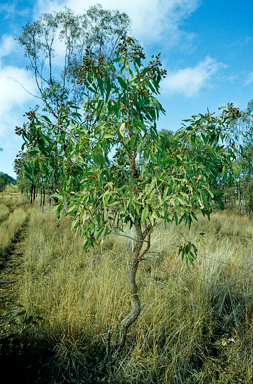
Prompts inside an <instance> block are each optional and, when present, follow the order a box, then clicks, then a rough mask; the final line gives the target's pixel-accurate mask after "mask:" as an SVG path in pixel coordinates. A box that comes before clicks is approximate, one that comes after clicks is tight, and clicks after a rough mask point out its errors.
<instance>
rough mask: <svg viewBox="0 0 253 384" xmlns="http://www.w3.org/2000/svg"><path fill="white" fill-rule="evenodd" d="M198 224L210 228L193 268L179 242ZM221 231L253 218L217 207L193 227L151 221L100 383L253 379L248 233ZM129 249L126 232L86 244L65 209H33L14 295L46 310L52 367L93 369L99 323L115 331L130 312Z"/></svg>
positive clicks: (100, 348)
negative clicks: (111, 362)
mask: <svg viewBox="0 0 253 384" xmlns="http://www.w3.org/2000/svg"><path fill="white" fill-rule="evenodd" d="M197 227H198V228H199V227H200V228H202V229H206V230H209V231H212V232H208V231H207V232H206V236H205V243H204V245H203V246H202V247H201V248H200V250H199V256H198V258H197V260H196V261H195V267H194V268H193V267H191V272H189V271H188V269H187V268H186V266H185V263H184V262H182V260H180V258H179V257H178V255H177V249H176V248H175V247H176V245H177V244H178V242H179V241H180V240H181V234H180V233H184V234H185V236H186V238H187V239H188V240H191V241H194V240H195V236H196V234H197V233H198V231H196V230H195V231H194V228H195V229H196V228H197ZM221 232H230V233H233V234H240V235H244V236H251V235H253V226H252V224H251V222H250V221H249V220H248V219H247V218H240V217H239V216H235V215H234V216H232V217H231V216H227V215H226V214H224V213H219V212H217V213H215V214H214V215H213V218H212V221H211V222H208V221H207V220H206V219H202V218H200V219H199V221H198V222H197V223H195V224H194V226H193V230H191V231H189V230H188V229H187V228H186V227H178V228H177V227H175V225H169V226H167V228H165V227H162V225H161V226H159V227H157V228H156V230H155V232H154V233H153V234H152V247H151V249H150V253H149V254H148V255H147V257H146V260H145V261H143V262H142V263H141V265H140V268H139V271H138V277H137V284H138V288H139V296H140V300H141V304H142V310H141V315H140V317H139V319H138V321H137V323H136V324H135V325H133V326H132V327H131V328H130V330H129V334H128V338H127V345H126V348H125V352H124V353H125V354H124V355H123V356H122V360H121V361H120V363H119V364H118V365H117V367H116V368H115V369H114V370H113V371H110V370H109V371H108V372H107V373H106V376H105V377H106V379H105V382H110V383H147V384H148V383H149V384H150V383H191V384H192V383H208V384H209V383H233V382H236V383H239V382H244V383H248V382H251V381H250V380H251V368H250V367H251V362H252V359H251V358H252V349H251V339H252V305H251V302H252V298H253V285H252V280H251V279H252V277H251V275H252V274H251V273H250V272H249V269H250V268H252V269H253V265H252V264H253V262H252V249H253V247H252V239H245V238H240V237H231V236H225V235H222V234H221ZM125 233H126V234H128V235H130V234H131V232H130V230H129V229H126V231H125ZM173 247H174V248H173ZM152 252H153V253H152ZM130 257H131V240H129V239H127V238H125V237H120V236H117V235H111V236H110V237H109V238H107V239H106V240H105V242H104V243H103V247H102V248H96V249H88V250H85V251H84V250H83V247H82V240H81V239H80V238H78V237H75V236H74V234H73V233H72V232H71V231H70V223H69V220H68V219H67V218H63V219H62V220H61V223H60V226H57V225H56V220H55V219H54V217H53V216H52V214H51V213H50V212H48V211H44V213H42V212H41V211H40V210H38V209H35V208H34V209H32V210H31V216H30V224H29V228H28V233H27V237H26V240H25V243H24V264H23V282H22V286H21V291H20V303H22V304H23V305H24V306H25V308H26V309H27V310H28V312H30V313H33V311H34V308H37V309H39V310H40V311H41V313H42V314H43V317H44V319H45V327H44V328H43V329H42V330H41V331H37V332H38V334H40V336H41V335H42V334H43V337H44V340H47V343H48V345H50V346H51V349H52V350H53V351H54V356H53V359H52V362H54V366H55V367H56V368H57V371H58V373H60V372H61V374H62V373H64V375H66V376H67V377H68V379H69V380H70V381H71V382H73V383H74V382H75V379H76V380H77V378H78V375H79V377H82V378H84V377H86V380H88V378H87V377H88V376H85V375H87V372H92V374H93V375H96V372H97V370H99V369H98V368H97V367H98V366H99V362H100V361H101V360H102V359H103V358H104V349H105V344H106V329H105V325H106V324H108V325H110V326H111V328H112V339H114V338H115V337H116V334H117V328H118V324H119V321H120V320H121V319H122V318H123V317H124V316H125V315H126V314H127V313H128V312H129V311H130V301H129V296H128V276H127V275H128V263H129V260H130ZM243 268H244V269H243ZM240 380H244V381H240Z"/></svg>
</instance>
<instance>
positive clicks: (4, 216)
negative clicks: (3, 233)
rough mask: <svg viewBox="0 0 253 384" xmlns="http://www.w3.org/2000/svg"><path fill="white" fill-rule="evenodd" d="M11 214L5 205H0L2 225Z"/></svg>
mask: <svg viewBox="0 0 253 384" xmlns="http://www.w3.org/2000/svg"><path fill="white" fill-rule="evenodd" d="M9 213H10V210H9V208H8V207H7V205H5V204H0V223H1V222H2V221H4V220H6V219H7V217H8V215H9Z"/></svg>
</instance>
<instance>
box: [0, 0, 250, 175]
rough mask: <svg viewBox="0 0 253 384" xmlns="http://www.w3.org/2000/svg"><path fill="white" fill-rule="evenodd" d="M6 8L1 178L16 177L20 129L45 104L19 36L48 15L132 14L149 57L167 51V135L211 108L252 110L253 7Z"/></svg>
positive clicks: (157, 2)
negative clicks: (66, 12)
mask: <svg viewBox="0 0 253 384" xmlns="http://www.w3.org/2000/svg"><path fill="white" fill-rule="evenodd" d="M0 1H1V2H0V18H1V23H0V148H3V151H2V152H1V151H0V171H2V172H5V173H8V174H9V175H11V176H14V177H15V173H14V169H13V162H14V159H15V156H16V153H17V152H18V151H19V150H20V147H21V144H22V142H21V139H20V138H19V137H17V136H16V135H15V132H14V129H15V126H16V125H18V126H21V125H22V124H23V122H24V117H23V115H24V113H25V112H26V111H28V110H29V108H30V107H34V106H35V105H36V104H37V102H38V99H36V98H34V97H33V96H31V95H30V94H29V93H28V92H26V91H25V90H24V88H26V89H27V90H29V92H30V93H32V94H36V93H37V90H36V86H35V83H34V79H33V77H32V75H31V73H30V72H28V71H26V70H25V67H26V65H28V64H29V63H28V61H27V59H26V58H24V56H23V52H22V48H21V47H19V45H18V43H17V41H16V40H15V37H17V36H19V35H20V34H21V32H22V26H25V25H26V23H27V22H28V21H34V20H36V19H37V18H38V16H39V15H40V14H41V13H48V12H53V11H58V10H61V9H62V8H63V7H64V6H67V7H69V8H71V9H72V10H73V11H75V12H76V13H83V10H84V9H87V8H88V7H89V6H91V5H95V4H96V3H100V4H101V5H102V6H103V8H104V9H109V10H119V11H120V12H126V13H127V14H128V15H129V17H130V18H131V20H132V35H133V36H134V37H136V38H137V39H138V40H139V42H140V44H141V45H142V46H143V47H144V51H145V53H146V56H147V58H149V57H150V56H151V54H154V55H155V54H157V53H158V52H161V61H162V63H163V65H164V67H165V68H166V69H167V71H168V76H167V78H166V79H165V80H163V83H162V85H161V95H160V97H159V100H160V102H161V103H162V105H163V107H164V108H165V110H166V116H163V117H162V118H161V120H160V121H159V123H158V128H159V129H162V128H165V129H170V130H173V131H175V130H177V129H179V128H180V126H181V121H182V120H183V119H187V118H190V117H191V116H192V115H195V114H198V113H205V112H206V111H207V108H209V110H210V111H211V112H218V107H219V106H221V105H226V104H227V103H230V102H232V103H234V104H235V106H237V107H239V108H241V109H245V108H246V107H247V103H248V102H249V101H250V100H252V99H253V60H252V59H253V23H252V17H253V1H252V0H242V1H240V2H239V1H231V0H230V1H228V0H222V1H220V0H219V1H218V0H202V1H201V0H127V1H118V0H100V1H99V0H97V1H92V0H87V1H85V0H83V1H82V0H65V1H63V0H55V1H54V0H43V1H42V0H37V1H36V0H35V1H22V0H21V1H19V0H14V1H5V0H0ZM22 86H23V87H24V88H23V87H22Z"/></svg>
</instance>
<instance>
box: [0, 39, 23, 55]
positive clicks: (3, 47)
mask: <svg viewBox="0 0 253 384" xmlns="http://www.w3.org/2000/svg"><path fill="white" fill-rule="evenodd" d="M18 49H19V47H18V43H17V41H16V40H15V39H14V38H13V36H11V35H7V34H4V35H3V36H2V41H1V43H0V60H1V59H2V58H3V57H5V56H8V55H9V54H10V53H13V52H15V51H17V50H18Z"/></svg>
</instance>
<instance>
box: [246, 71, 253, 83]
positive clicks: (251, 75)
mask: <svg viewBox="0 0 253 384" xmlns="http://www.w3.org/2000/svg"><path fill="white" fill-rule="evenodd" d="M252 82H253V72H250V73H249V74H248V76H247V79H246V80H245V85H249V84H250V83H252Z"/></svg>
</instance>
